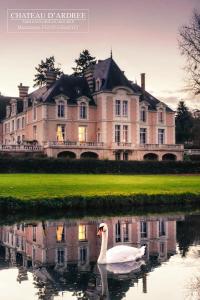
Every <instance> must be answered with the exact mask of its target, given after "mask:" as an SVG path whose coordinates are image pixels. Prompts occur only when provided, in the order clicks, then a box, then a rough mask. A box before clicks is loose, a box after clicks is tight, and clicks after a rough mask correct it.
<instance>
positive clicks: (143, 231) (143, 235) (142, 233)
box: [140, 221, 148, 238]
mask: <svg viewBox="0 0 200 300" xmlns="http://www.w3.org/2000/svg"><path fill="white" fill-rule="evenodd" d="M147 230H148V226H147V222H144V221H142V222H140V236H141V238H147V235H148V232H147Z"/></svg>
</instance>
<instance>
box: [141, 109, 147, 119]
mask: <svg viewBox="0 0 200 300" xmlns="http://www.w3.org/2000/svg"><path fill="white" fill-rule="evenodd" d="M140 121H142V122H146V109H145V107H141V109H140Z"/></svg>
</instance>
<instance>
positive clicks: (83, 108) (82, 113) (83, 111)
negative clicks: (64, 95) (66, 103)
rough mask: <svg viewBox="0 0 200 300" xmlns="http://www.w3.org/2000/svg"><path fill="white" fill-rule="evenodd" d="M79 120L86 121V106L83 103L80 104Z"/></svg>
mask: <svg viewBox="0 0 200 300" xmlns="http://www.w3.org/2000/svg"><path fill="white" fill-rule="evenodd" d="M80 119H87V104H86V103H85V102H81V103H80Z"/></svg>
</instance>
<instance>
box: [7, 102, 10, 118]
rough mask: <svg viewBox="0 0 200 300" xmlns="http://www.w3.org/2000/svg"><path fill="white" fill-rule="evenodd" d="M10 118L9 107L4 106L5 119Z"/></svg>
mask: <svg viewBox="0 0 200 300" xmlns="http://www.w3.org/2000/svg"><path fill="white" fill-rule="evenodd" d="M8 117H10V105H7V106H6V118H8Z"/></svg>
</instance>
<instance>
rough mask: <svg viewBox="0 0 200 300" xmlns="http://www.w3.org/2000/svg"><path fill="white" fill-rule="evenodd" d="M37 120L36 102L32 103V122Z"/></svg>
mask: <svg viewBox="0 0 200 300" xmlns="http://www.w3.org/2000/svg"><path fill="white" fill-rule="evenodd" d="M36 119H37V107H36V102H35V101H34V102H33V120H34V121H35V120H36Z"/></svg>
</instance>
